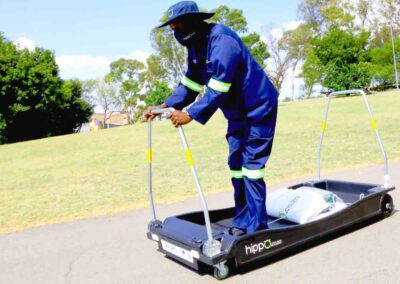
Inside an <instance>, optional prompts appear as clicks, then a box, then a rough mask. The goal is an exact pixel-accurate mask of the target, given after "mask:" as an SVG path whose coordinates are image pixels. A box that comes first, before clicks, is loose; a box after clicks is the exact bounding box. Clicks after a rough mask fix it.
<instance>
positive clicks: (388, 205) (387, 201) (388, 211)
mask: <svg viewBox="0 0 400 284" xmlns="http://www.w3.org/2000/svg"><path fill="white" fill-rule="evenodd" d="M381 208H382V218H387V217H389V216H390V215H392V213H393V210H394V205H393V199H392V197H391V196H390V195H389V194H386V195H385V196H384V197H383V199H382V204H381Z"/></svg>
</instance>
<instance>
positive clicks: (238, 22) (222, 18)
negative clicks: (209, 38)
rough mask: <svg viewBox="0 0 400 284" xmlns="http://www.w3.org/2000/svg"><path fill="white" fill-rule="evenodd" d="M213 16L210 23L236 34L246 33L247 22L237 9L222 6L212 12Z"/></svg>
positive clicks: (241, 12)
mask: <svg viewBox="0 0 400 284" xmlns="http://www.w3.org/2000/svg"><path fill="white" fill-rule="evenodd" d="M212 12H214V13H215V15H214V16H213V17H212V18H211V19H210V22H215V23H218V24H222V25H225V26H227V27H230V28H231V29H232V30H234V31H235V32H237V33H245V32H247V20H246V18H245V17H244V15H243V11H242V10H239V9H229V8H228V6H225V5H222V6H219V7H218V8H216V9H214V10H212Z"/></svg>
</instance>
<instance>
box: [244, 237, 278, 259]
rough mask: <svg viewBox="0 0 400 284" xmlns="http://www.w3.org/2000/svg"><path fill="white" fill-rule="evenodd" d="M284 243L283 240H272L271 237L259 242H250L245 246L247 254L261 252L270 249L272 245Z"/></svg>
mask: <svg viewBox="0 0 400 284" xmlns="http://www.w3.org/2000/svg"><path fill="white" fill-rule="evenodd" d="M281 244H282V240H276V241H272V240H270V239H268V240H264V241H262V242H260V243H258V244H250V246H247V245H246V246H245V250H246V255H249V254H253V255H255V254H257V253H261V252H262V251H263V250H269V249H270V248H272V247H275V246H279V245H281Z"/></svg>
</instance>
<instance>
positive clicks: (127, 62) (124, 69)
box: [105, 58, 145, 110]
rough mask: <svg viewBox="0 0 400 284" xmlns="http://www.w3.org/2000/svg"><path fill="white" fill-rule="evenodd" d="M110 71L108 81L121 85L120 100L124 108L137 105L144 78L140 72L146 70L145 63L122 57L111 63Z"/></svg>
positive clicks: (107, 76) (127, 108)
mask: <svg viewBox="0 0 400 284" xmlns="http://www.w3.org/2000/svg"><path fill="white" fill-rule="evenodd" d="M110 69H111V71H110V73H109V74H107V75H106V77H105V78H106V81H109V82H113V83H117V84H118V85H119V95H120V102H121V105H122V107H123V109H124V110H129V109H131V108H134V107H136V105H137V101H138V99H139V96H140V89H141V86H142V80H141V76H140V73H141V72H142V71H144V69H145V67H144V64H143V63H142V62H140V61H138V60H135V59H125V58H120V59H118V60H116V61H114V62H112V63H111V65H110Z"/></svg>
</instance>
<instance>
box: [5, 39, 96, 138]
mask: <svg viewBox="0 0 400 284" xmlns="http://www.w3.org/2000/svg"><path fill="white" fill-rule="evenodd" d="M81 95H82V86H81V84H80V83H79V82H78V81H71V80H67V81H63V80H62V79H61V78H60V77H59V76H58V66H57V64H56V62H55V58H54V54H53V53H52V52H51V51H49V50H46V49H43V48H35V50H34V51H32V52H30V51H29V50H28V49H23V50H19V49H17V47H16V46H15V45H14V44H13V43H12V42H10V41H8V40H7V39H5V38H4V36H3V35H0V137H1V138H0V140H1V143H11V142H17V141H24V140H29V139H37V138H42V137H48V136H53V135H61V134H67V133H72V132H74V131H75V130H76V129H77V127H78V126H79V125H80V124H82V123H84V122H86V121H88V118H89V116H90V115H91V114H92V107H91V106H90V105H89V104H88V103H86V102H85V101H83V100H82V99H81Z"/></svg>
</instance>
